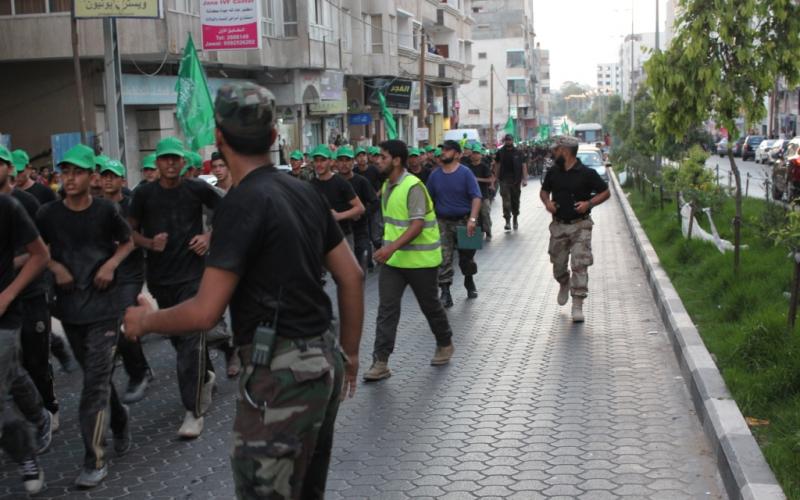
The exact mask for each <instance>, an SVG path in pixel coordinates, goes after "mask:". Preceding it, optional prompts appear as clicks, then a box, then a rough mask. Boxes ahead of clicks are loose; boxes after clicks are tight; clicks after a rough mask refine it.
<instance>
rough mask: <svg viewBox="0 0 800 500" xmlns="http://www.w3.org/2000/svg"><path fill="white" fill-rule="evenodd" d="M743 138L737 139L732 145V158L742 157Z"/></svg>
mask: <svg viewBox="0 0 800 500" xmlns="http://www.w3.org/2000/svg"><path fill="white" fill-rule="evenodd" d="M744 140H745V138H744V137H739V140H737V141H736V143H735V144H734V145H733V156H742V146H743V145H744Z"/></svg>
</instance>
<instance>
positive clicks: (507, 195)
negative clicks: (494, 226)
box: [500, 182, 522, 220]
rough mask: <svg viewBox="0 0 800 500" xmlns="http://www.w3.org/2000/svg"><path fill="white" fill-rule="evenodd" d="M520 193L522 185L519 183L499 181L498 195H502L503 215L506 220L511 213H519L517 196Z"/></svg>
mask: <svg viewBox="0 0 800 500" xmlns="http://www.w3.org/2000/svg"><path fill="white" fill-rule="evenodd" d="M521 194H522V187H521V186H520V184H519V183H514V182H501V183H500V196H502V197H503V217H504V218H505V219H506V220H508V219H510V218H511V216H512V215H513V216H514V217H517V216H518V215H519V198H520V195H521Z"/></svg>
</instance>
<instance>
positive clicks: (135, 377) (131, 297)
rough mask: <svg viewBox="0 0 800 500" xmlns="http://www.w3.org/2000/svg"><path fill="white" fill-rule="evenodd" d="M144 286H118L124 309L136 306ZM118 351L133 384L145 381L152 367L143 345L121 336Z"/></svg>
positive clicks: (130, 284)
mask: <svg viewBox="0 0 800 500" xmlns="http://www.w3.org/2000/svg"><path fill="white" fill-rule="evenodd" d="M142 285H143V283H126V284H121V285H118V286H117V290H118V293H119V297H120V300H121V302H122V305H123V307H125V308H127V307H130V306H132V305H135V304H136V301H137V298H138V297H139V294H140V293H141V292H142ZM123 314H124V310H123ZM117 349H118V352H119V355H120V357H121V358H122V365H123V366H124V367H125V372H126V373H127V374H128V377H129V378H130V381H131V383H134V384H135V383H139V382H141V381H142V380H144V378H145V377H146V376H147V372H148V371H149V370H150V365H148V364H147V359H146V358H145V357H144V351H142V343H141V342H132V341H130V340H128V339H127V338H126V337H125V336H124V335H120V336H119V341H118V342H117Z"/></svg>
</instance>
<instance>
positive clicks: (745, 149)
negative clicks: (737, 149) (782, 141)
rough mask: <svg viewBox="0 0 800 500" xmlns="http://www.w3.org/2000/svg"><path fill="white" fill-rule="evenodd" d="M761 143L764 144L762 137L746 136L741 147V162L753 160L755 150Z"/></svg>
mask: <svg viewBox="0 0 800 500" xmlns="http://www.w3.org/2000/svg"><path fill="white" fill-rule="evenodd" d="M762 142H764V136H763V135H748V136H747V137H746V138H745V140H744V143H743V145H742V160H744V161H747V160H748V159H751V158H752V159H753V160H755V158H756V149H758V146H759V145H761V143H762Z"/></svg>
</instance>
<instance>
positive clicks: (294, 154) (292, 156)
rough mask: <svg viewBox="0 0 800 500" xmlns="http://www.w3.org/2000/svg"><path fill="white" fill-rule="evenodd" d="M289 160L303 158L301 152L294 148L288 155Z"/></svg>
mask: <svg viewBox="0 0 800 500" xmlns="http://www.w3.org/2000/svg"><path fill="white" fill-rule="evenodd" d="M289 159H290V160H302V159H303V152H302V151H300V150H299V149H295V150H294V151H292V154H290V155H289Z"/></svg>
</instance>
